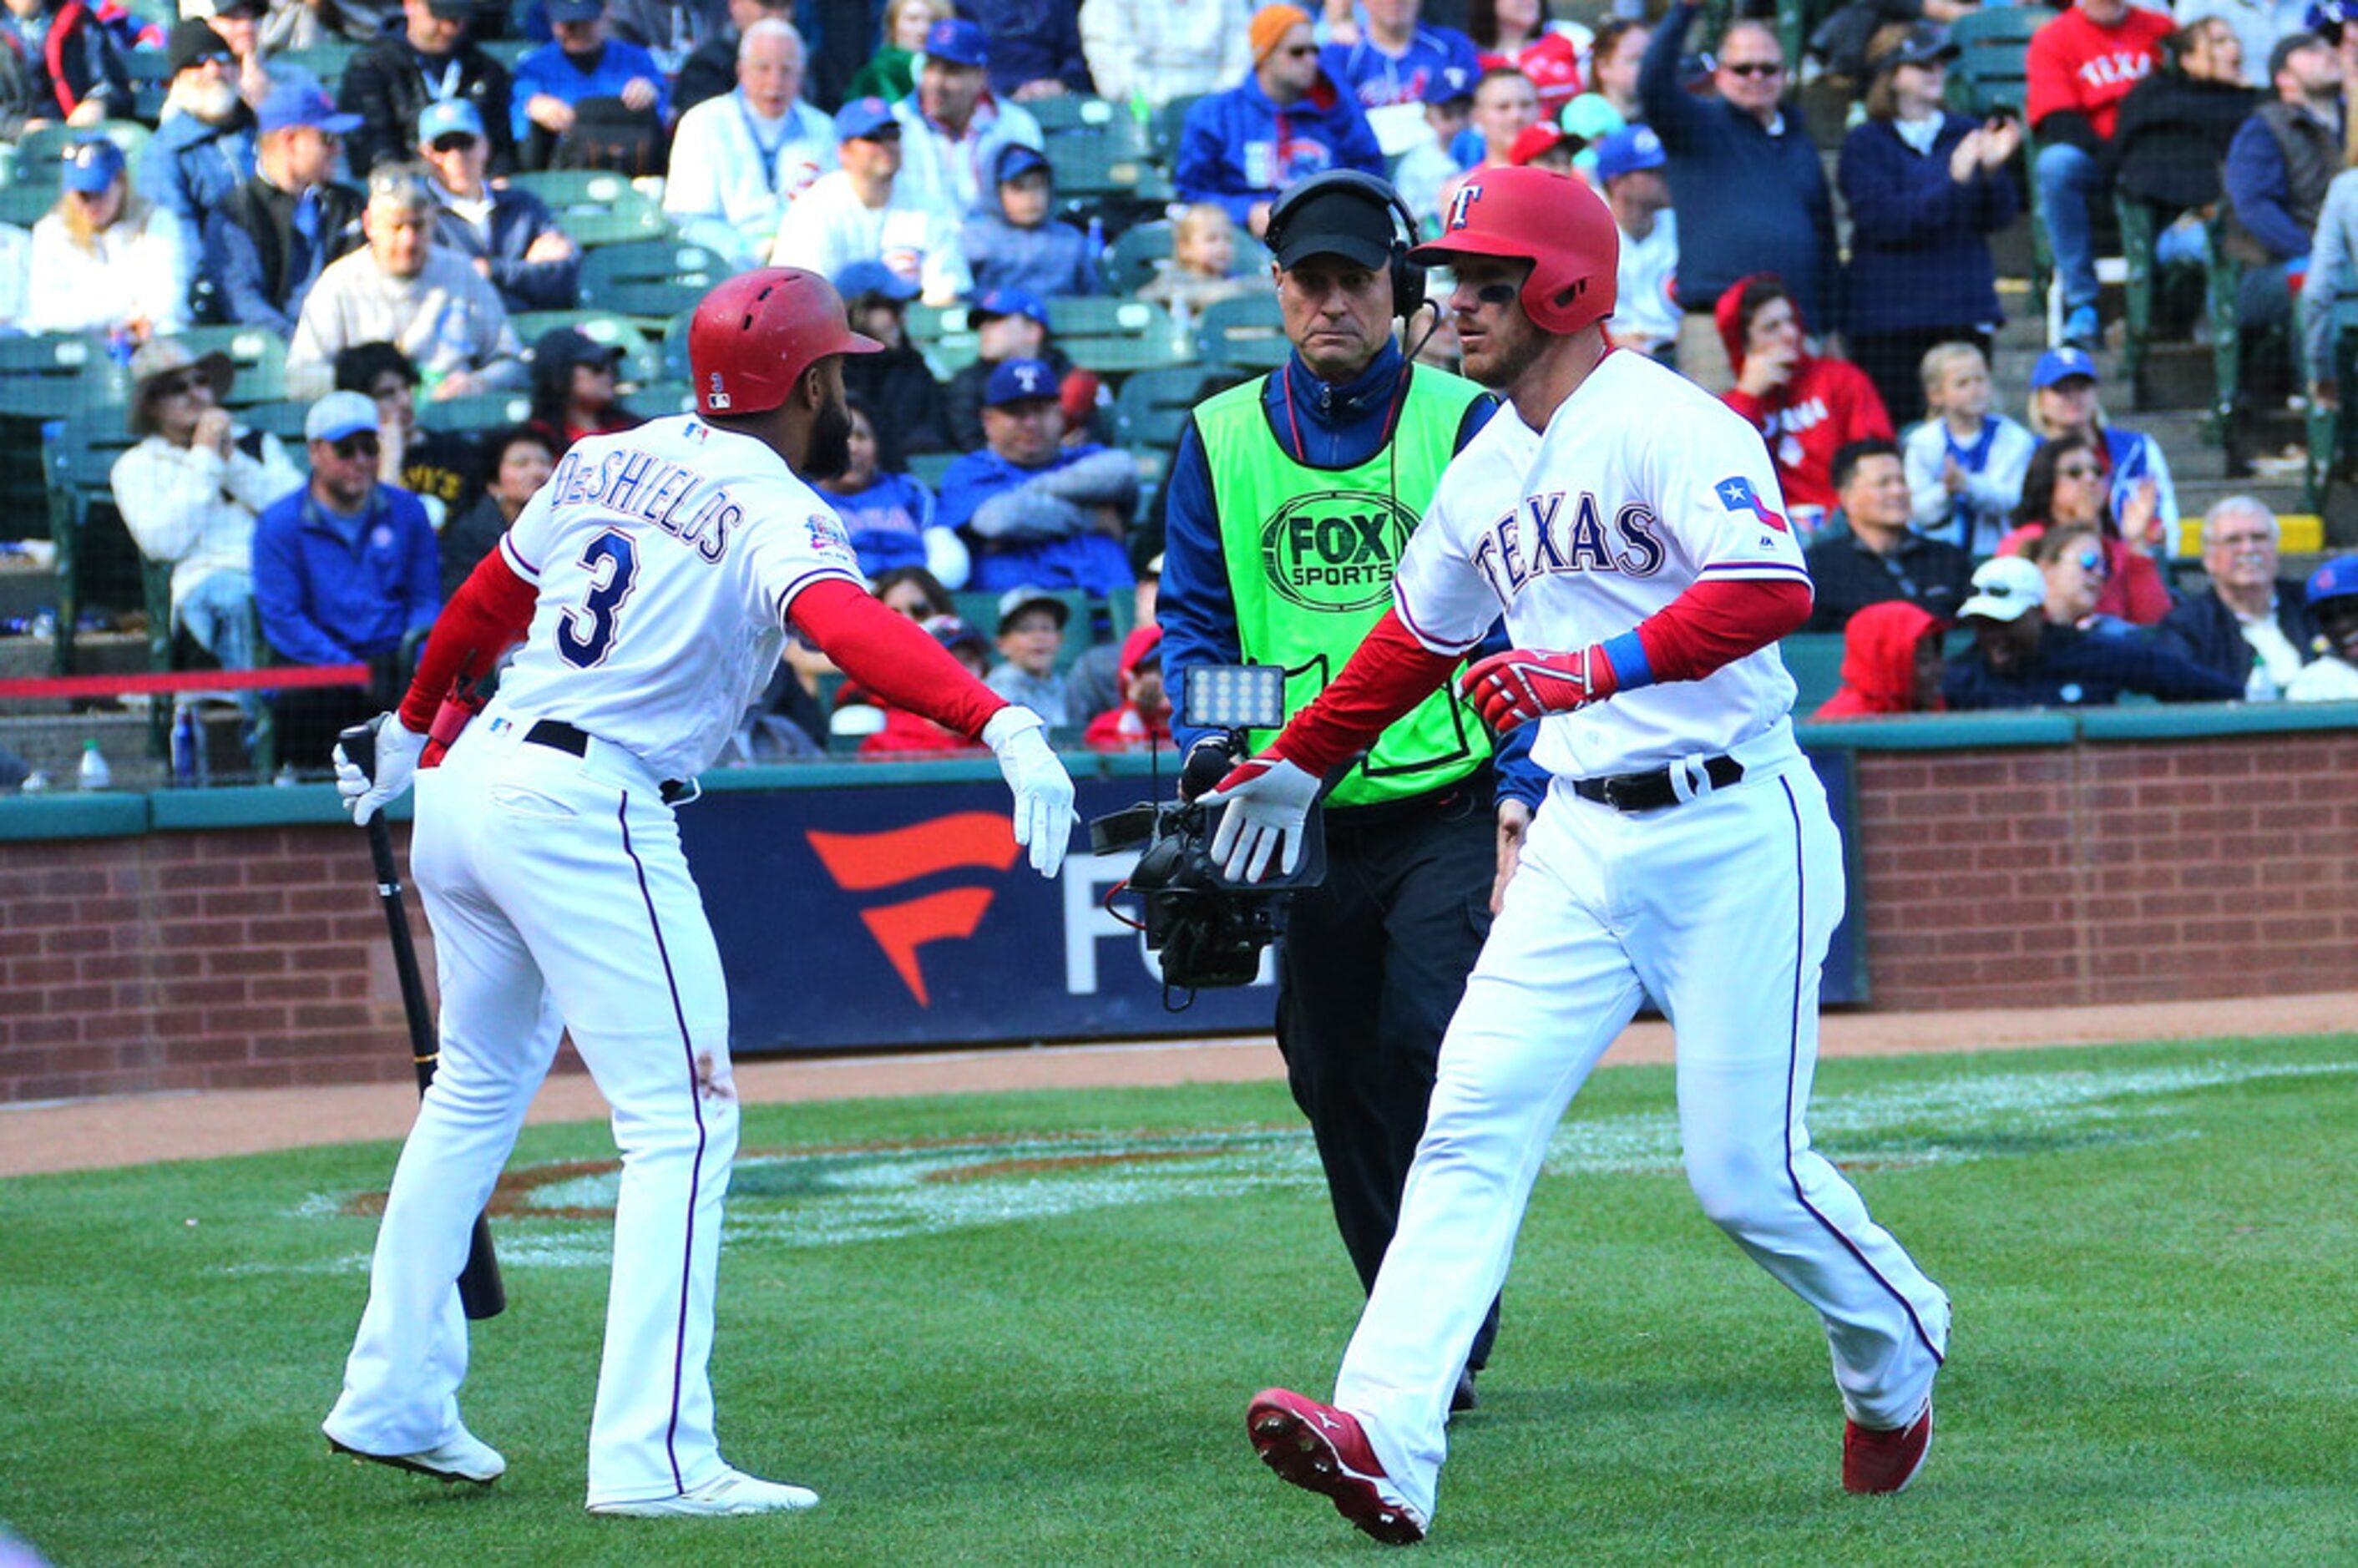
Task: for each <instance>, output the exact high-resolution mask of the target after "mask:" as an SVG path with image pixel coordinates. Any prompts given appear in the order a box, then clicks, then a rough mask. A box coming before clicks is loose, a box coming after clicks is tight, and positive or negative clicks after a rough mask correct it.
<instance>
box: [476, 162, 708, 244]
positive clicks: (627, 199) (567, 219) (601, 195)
mask: <svg viewBox="0 0 2358 1568" xmlns="http://www.w3.org/2000/svg"><path fill="white" fill-rule="evenodd" d="M508 184H509V185H510V186H511V187H512V188H514V189H518V190H529V191H531V192H532V193H533V194H534V195H535V196H537V197H539V198H540V199H541V200H543V201H546V202H547V203H548V205H549V208H550V210H551V211H554V212H555V213H556V214H557V226H558V227H559V228H561V229H563V230H564V231H565V232H566V233H567V234H568V235H570V236H571V237H572V240H573V243H575V244H577V245H579V246H580V247H581V248H582V249H583V250H584V251H589V250H594V249H597V248H599V247H600V246H604V245H619V244H627V243H631V242H633V241H643V240H659V239H662V238H663V237H664V236H665V234H667V233H669V232H671V223H670V222H669V220H667V219H665V217H664V212H663V209H662V208H661V207H659V206H657V205H656V204H655V202H654V199H653V198H651V197H649V196H648V195H647V194H646V193H645V192H644V191H642V190H640V189H638V187H636V186H634V185H633V184H632V183H631V182H630V180H629V179H627V178H624V177H623V176H622V175H619V174H610V173H607V172H605V171H604V170H601V169H571V168H564V169H558V168H552V169H541V170H538V171H535V172H531V173H525V174H517V175H512V176H510V177H509V178H508Z"/></svg>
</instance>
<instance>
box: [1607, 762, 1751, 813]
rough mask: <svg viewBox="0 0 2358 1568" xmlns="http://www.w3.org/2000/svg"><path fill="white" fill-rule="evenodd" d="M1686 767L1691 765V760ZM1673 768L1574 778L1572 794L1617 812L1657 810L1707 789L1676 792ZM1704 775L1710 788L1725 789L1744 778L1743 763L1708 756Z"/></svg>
mask: <svg viewBox="0 0 2358 1568" xmlns="http://www.w3.org/2000/svg"><path fill="white" fill-rule="evenodd" d="M1688 766H1690V767H1693V764H1692V763H1690V764H1688ZM1671 772H1672V770H1671V769H1669V768H1658V769H1656V770H1655V771H1654V772H1652V773H1616V774H1614V775H1613V776H1612V777H1610V778H1602V779H1574V780H1573V781H1572V793H1573V794H1574V795H1578V796H1580V798H1581V799H1583V800H1593V801H1595V802H1596V803H1597V804H1598V805H1600V806H1611V807H1612V808H1613V809H1614V810H1616V811H1660V810H1661V809H1662V808H1663V807H1664V806H1676V805H1678V804H1679V802H1680V801H1682V800H1692V799H1693V798H1694V797H1695V796H1696V795H1704V794H1708V793H1709V791H1707V790H1700V789H1695V788H1693V787H1690V788H1689V789H1688V790H1687V791H1686V793H1685V794H1684V795H1681V794H1680V792H1679V787H1678V783H1677V781H1676V780H1675V779H1674V778H1673V777H1672V776H1671ZM1702 773H1703V776H1704V778H1705V779H1708V780H1709V781H1710V782H1711V789H1725V788H1726V787H1727V786H1728V785H1730V784H1736V783H1737V782H1739V781H1740V780H1741V779H1742V778H1743V777H1744V764H1743V763H1742V762H1737V761H1736V759H1735V758H1734V757H1711V758H1707V759H1706V760H1705V761H1704V762H1703V764H1702Z"/></svg>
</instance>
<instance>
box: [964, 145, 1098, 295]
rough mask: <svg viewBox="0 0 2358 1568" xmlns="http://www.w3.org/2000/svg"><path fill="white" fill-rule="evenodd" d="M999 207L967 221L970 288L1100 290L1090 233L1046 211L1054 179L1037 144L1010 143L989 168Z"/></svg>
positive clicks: (1041, 292) (1070, 292)
mask: <svg viewBox="0 0 2358 1568" xmlns="http://www.w3.org/2000/svg"><path fill="white" fill-rule="evenodd" d="M993 174H994V177H995V178H996V180H997V186H998V192H999V210H998V211H995V212H991V213H988V214H986V215H984V216H982V217H979V218H968V220H967V221H966V228H965V234H964V240H965V244H966V254H967V266H968V270H970V271H971V272H972V273H973V274H974V286H975V287H977V288H979V289H982V290H984V291H985V292H988V291H990V290H991V289H994V288H1022V289H1029V290H1030V291H1031V292H1033V294H1037V295H1042V296H1044V297H1047V298H1051V299H1054V298H1055V297H1058V296H1059V295H1076V294H1095V293H1097V292H1098V258H1097V257H1096V255H1094V254H1091V252H1090V250H1089V242H1088V236H1087V235H1086V234H1084V233H1082V232H1080V231H1079V230H1078V229H1076V228H1074V227H1073V226H1072V225H1071V224H1070V223H1066V222H1061V221H1059V220H1057V219H1055V218H1051V217H1050V216H1049V215H1048V213H1049V210H1050V207H1051V205H1052V204H1053V202H1054V201H1055V177H1054V176H1053V175H1051V173H1050V172H1049V169H1048V157H1047V155H1046V154H1045V153H1043V152H1042V151H1041V150H1040V149H1039V148H1037V147H1027V146H1024V145H1023V144H1022V142H1009V143H1008V144H1007V145H1006V146H1002V147H1001V148H1000V149H999V157H998V159H997V161H996V164H995V167H994V168H993Z"/></svg>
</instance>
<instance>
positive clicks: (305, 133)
mask: <svg viewBox="0 0 2358 1568" xmlns="http://www.w3.org/2000/svg"><path fill="white" fill-rule="evenodd" d="M254 117H255V119H256V121H257V122H258V124H259V134H258V135H256V137H255V140H254V178H252V179H249V180H247V181H246V182H245V183H244V184H243V185H240V186H238V187H236V188H235V189H233V190H231V191H230V193H229V194H228V195H226V196H224V197H222V200H221V202H220V204H219V205H217V206H216V207H214V209H213V210H212V211H211V212H210V213H208V214H206V216H205V244H204V256H205V261H204V265H205V269H206V276H207V277H208V278H209V279H210V280H211V287H212V291H213V295H212V309H213V314H214V315H215V316H217V317H218V318H220V319H222V320H224V321H229V322H233V323H234V324H236V325H238V326H241V327H268V328H270V329H271V330H274V331H276V332H278V333H280V334H282V335H284V336H286V337H289V338H291V337H293V336H294V334H295V322H296V319H297V317H299V316H300V315H301V314H302V313H303V301H304V300H305V299H306V298H307V297H308V296H309V294H310V292H311V286H312V285H313V284H314V283H316V282H318V281H319V274H320V272H321V271H322V270H323V269H324V268H325V267H326V266H327V265H328V264H329V263H330V262H331V261H333V260H335V259H336V258H337V257H338V256H341V255H342V254H344V253H345V252H347V251H350V250H352V249H353V248H355V247H356V246H358V245H359V244H360V243H361V232H360V229H361V211H362V207H363V206H364V203H363V202H362V200H361V196H360V193H359V192H358V191H354V190H350V189H345V188H344V187H343V186H341V185H338V184H336V183H335V182H334V180H333V179H332V178H330V177H331V175H332V174H333V172H334V170H335V167H336V163H337V160H338V158H339V157H340V156H341V153H342V151H343V136H344V135H345V134H346V133H347V132H349V131H352V130H353V129H354V128H356V127H357V126H358V125H359V124H360V123H361V118H360V116H359V115H357V114H338V113H337V112H336V106H335V105H334V104H333V103H330V102H329V101H328V95H327V94H326V93H324V92H320V91H319V89H318V88H316V87H312V88H306V87H302V86H297V85H281V86H279V87H276V88H273V89H272V90H271V93H270V96H269V97H267V98H265V99H264V100H263V101H262V107H261V108H260V109H258V110H256V111H255V112H254Z"/></svg>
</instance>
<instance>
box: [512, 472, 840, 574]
mask: <svg viewBox="0 0 2358 1568" xmlns="http://www.w3.org/2000/svg"><path fill="white" fill-rule="evenodd" d="M701 477H702V476H701V475H699V474H698V472H697V471H696V470H694V469H692V468H690V467H688V466H687V464H685V463H681V462H675V461H673V460H670V459H668V458H659V457H657V456H655V455H654V453H653V452H648V451H642V450H640V449H637V448H634V447H622V448H615V449H609V450H608V451H607V452H606V453H605V454H604V455H603V456H601V457H600V458H598V459H597V460H595V461H594V462H593V461H590V460H587V459H585V458H584V457H583V455H582V453H581V452H580V451H579V449H576V450H574V451H570V452H568V453H566V455H565V460H563V461H562V462H560V463H558V464H557V471H556V473H554V474H553V475H551V476H550V478H549V481H548V483H549V504H550V505H552V506H555V507H559V508H562V507H567V506H585V505H593V506H599V507H601V508H603V509H604V510H605V511H608V512H612V513H619V514H622V516H625V517H636V518H639V519H640V520H642V521H644V522H647V523H652V524H654V525H655V526H656V527H658V528H660V529H662V530H663V531H664V532H665V533H666V534H669V535H671V536H672V537H673V538H675V539H677V540H678V541H679V542H680V543H681V544H683V545H688V546H694V548H695V550H696V553H697V554H698V556H700V557H703V559H704V560H705V561H706V562H708V563H716V562H718V561H719V559H720V557H723V556H725V555H727V554H728V553H729V531H730V529H731V528H733V527H735V526H736V525H737V524H738V523H739V522H740V521H741V520H742V518H743V517H744V515H745V514H744V509H743V508H742V507H741V506H740V505H738V504H737V503H735V502H734V501H731V500H730V497H729V492H728V491H727V490H726V489H714V490H710V491H708V492H705V493H704V494H703V495H702V496H700V497H698V500H697V503H696V504H695V505H694V506H693V507H690V506H688V504H687V499H688V496H689V495H690V494H691V493H692V492H694V491H695V490H696V488H697V481H698V480H699V479H700V478H701ZM683 512H684V513H685V514H684V515H683ZM815 543H816V541H815Z"/></svg>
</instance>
